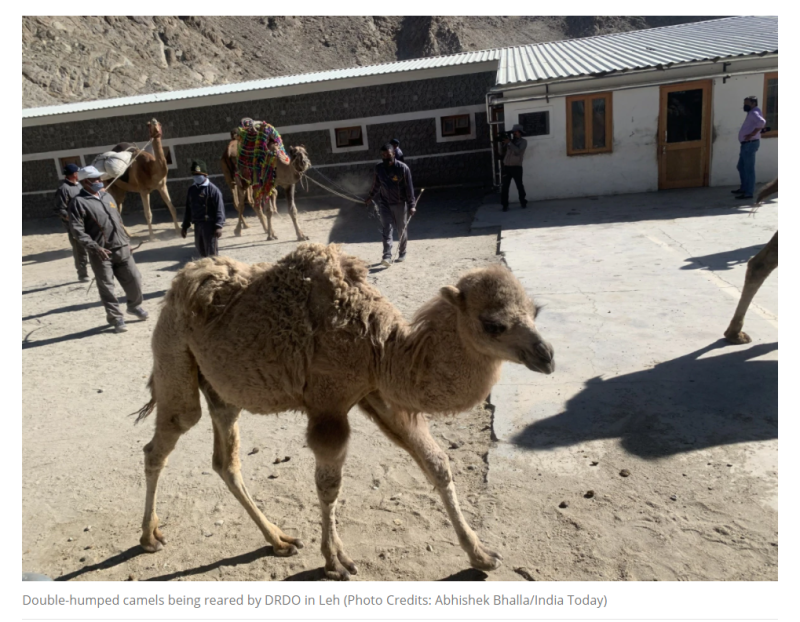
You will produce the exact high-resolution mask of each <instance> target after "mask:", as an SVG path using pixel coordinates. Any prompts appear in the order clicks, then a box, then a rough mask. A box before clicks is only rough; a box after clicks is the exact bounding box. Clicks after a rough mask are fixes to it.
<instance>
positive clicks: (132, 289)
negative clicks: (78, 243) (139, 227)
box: [89, 245, 144, 320]
mask: <svg viewBox="0 0 800 622" xmlns="http://www.w3.org/2000/svg"><path fill="white" fill-rule="evenodd" d="M89 262H90V263H91V265H92V272H94V278H95V279H97V289H98V291H99V292H100V300H102V301H103V306H104V307H105V308H106V317H107V318H108V319H109V320H121V319H122V317H123V316H122V311H120V308H119V301H118V300H117V297H116V296H115V295H114V278H115V277H116V279H117V281H119V284H120V285H121V286H122V289H123V290H124V291H125V297H126V299H127V300H126V302H127V305H128V309H134V308H136V307H138V306H140V305H141V304H142V302H143V300H144V296H143V295H142V275H141V274H139V268H137V267H136V264H135V263H134V261H133V255H131V247H130V246H127V245H126V246H122V247H120V248H115V249H114V250H112V251H111V257H109V258H108V259H101V258H100V256H99V255H97V254H96V253H91V254H90V255H89Z"/></svg>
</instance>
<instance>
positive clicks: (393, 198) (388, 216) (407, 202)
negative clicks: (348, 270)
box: [364, 143, 417, 268]
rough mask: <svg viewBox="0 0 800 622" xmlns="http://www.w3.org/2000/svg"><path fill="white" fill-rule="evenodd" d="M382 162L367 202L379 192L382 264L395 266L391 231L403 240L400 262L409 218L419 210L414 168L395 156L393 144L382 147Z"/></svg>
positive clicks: (404, 253) (365, 202)
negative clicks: (412, 178)
mask: <svg viewBox="0 0 800 622" xmlns="http://www.w3.org/2000/svg"><path fill="white" fill-rule="evenodd" d="M381 160H382V163H381V164H378V165H377V166H376V167H375V180H374V181H373V183H372V189H371V190H370V191H369V195H368V196H367V198H366V199H364V204H365V205H369V204H370V202H371V201H372V197H373V196H375V195H376V194H377V195H378V204H379V205H380V211H381V222H382V224H383V232H382V233H383V259H382V261H381V265H382V266H386V267H387V268H388V267H389V266H391V265H392V232H393V231H396V232H397V239H398V240H399V242H400V255H399V256H398V258H397V262H398V263H400V262H401V261H405V259H406V246H407V245H408V221H409V219H410V216H409V214H411V215H412V216H413V215H414V214H415V213H416V211H417V206H416V199H415V198H414V182H413V181H412V180H411V171H410V170H409V168H408V167H407V166H406V165H405V164H403V163H402V162H398V161H397V160H396V159H395V157H394V148H393V147H392V145H391V143H386V144H385V145H384V146H383V147H381Z"/></svg>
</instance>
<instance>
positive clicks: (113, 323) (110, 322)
mask: <svg viewBox="0 0 800 622" xmlns="http://www.w3.org/2000/svg"><path fill="white" fill-rule="evenodd" d="M106 323H107V324H108V325H109V326H116V325H117V320H115V319H114V318H113V317H111V316H110V315H107V316H106Z"/></svg>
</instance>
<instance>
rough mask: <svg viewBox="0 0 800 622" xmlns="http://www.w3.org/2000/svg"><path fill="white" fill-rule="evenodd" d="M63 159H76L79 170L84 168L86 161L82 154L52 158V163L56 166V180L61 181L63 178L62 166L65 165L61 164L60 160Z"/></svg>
mask: <svg viewBox="0 0 800 622" xmlns="http://www.w3.org/2000/svg"><path fill="white" fill-rule="evenodd" d="M64 158H78V160H79V161H80V168H83V167H84V166H86V161H85V158H84V157H83V154H82V153H76V154H73V155H63V156H58V157H55V158H53V161H54V162H55V164H56V174H57V175H58V179H63V177H64V166H66V165H65V164H61V160H62V159H64Z"/></svg>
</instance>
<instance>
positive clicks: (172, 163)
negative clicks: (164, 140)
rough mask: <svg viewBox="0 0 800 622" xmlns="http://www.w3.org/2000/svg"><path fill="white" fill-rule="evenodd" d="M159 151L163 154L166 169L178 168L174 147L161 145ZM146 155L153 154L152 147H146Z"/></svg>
mask: <svg viewBox="0 0 800 622" xmlns="http://www.w3.org/2000/svg"><path fill="white" fill-rule="evenodd" d="M161 150H162V151H163V152H164V157H165V158H166V160H167V168H168V169H176V168H178V164H177V158H176V157H175V147H174V146H172V145H164V144H162V145H161ZM145 151H147V153H153V145H147V149H145Z"/></svg>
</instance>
